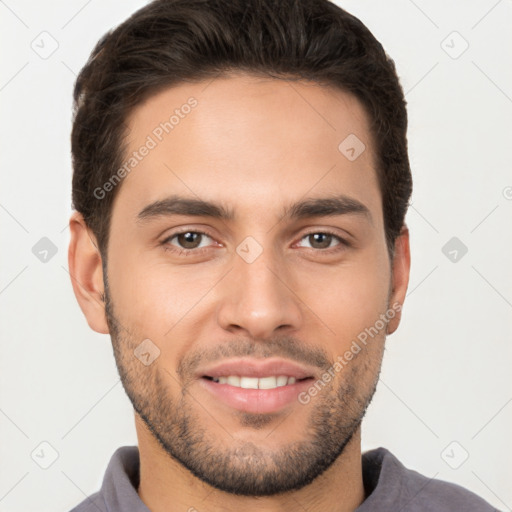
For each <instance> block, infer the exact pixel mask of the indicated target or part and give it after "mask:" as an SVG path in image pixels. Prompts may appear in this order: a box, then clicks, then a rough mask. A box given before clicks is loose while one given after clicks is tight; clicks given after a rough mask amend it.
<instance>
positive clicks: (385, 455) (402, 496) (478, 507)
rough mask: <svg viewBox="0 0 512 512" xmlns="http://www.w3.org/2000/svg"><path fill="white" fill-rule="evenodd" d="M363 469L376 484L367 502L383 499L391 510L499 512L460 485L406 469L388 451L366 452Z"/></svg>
mask: <svg viewBox="0 0 512 512" xmlns="http://www.w3.org/2000/svg"><path fill="white" fill-rule="evenodd" d="M363 468H364V471H366V473H367V475H366V476H367V477H368V474H369V478H373V479H374V481H375V484H376V485H375V488H374V489H373V491H372V492H371V494H370V495H369V497H368V499H367V500H366V501H371V500H373V501H375V503H380V504H382V501H383V500H384V501H385V502H388V503H387V504H388V506H391V507H395V506H397V505H400V507H402V508H403V510H404V512H405V511H407V512H444V511H446V512H448V511H453V510H464V512H493V511H496V509H495V508H494V507H492V506H491V505H490V504H489V503H487V502H486V501H485V500H483V499H482V498H480V497H479V496H477V495H476V494H474V493H473V492H471V491H469V490H468V489H465V488H464V487H462V486H460V485H457V484H454V483H450V482H446V481H444V480H437V479H435V478H429V477H427V476H424V475H422V474H421V473H418V472H417V471H414V470H412V469H408V468H406V467H405V466H404V465H403V464H402V463H401V462H400V461H399V460H398V458H397V457H395V456H394V455H393V454H392V453H391V452H390V451H388V450H386V449H385V448H377V449H375V450H371V451H369V452H366V453H364V454H363ZM377 473H378V474H377ZM365 503H366V502H365ZM391 509H392V508H390V510H391ZM379 510H380V509H379ZM382 510H385V508H383V509H382Z"/></svg>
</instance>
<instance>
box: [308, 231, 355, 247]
mask: <svg viewBox="0 0 512 512" xmlns="http://www.w3.org/2000/svg"><path fill="white" fill-rule="evenodd" d="M301 240H307V242H308V243H309V248H311V249H320V250H326V249H331V248H333V247H337V246H339V245H342V246H349V243H348V242H347V241H346V240H344V239H343V238H341V237H339V236H338V235H335V234H334V233H331V232H329V231H316V232H313V233H308V234H307V235H305V236H303V237H302V238H301ZM333 242H336V243H335V244H334V245H332V243H333ZM306 247H307V246H306Z"/></svg>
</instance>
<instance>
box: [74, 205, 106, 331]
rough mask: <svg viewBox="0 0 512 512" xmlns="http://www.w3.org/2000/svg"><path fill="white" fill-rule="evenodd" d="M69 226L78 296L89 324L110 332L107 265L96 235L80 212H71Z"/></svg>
mask: <svg viewBox="0 0 512 512" xmlns="http://www.w3.org/2000/svg"><path fill="white" fill-rule="evenodd" d="M69 229H70V232H71V241H70V242H69V250H68V265H69V274H70V276H71V284H72V285H73V291H74V292H75V297H76V298H77V300H78V304H79V305H80V309H81V310H82V312H83V314H84V315H85V318H86V319H87V323H88V324H89V327H90V328H91V329H92V330H94V331H96V332H99V333H101V334H108V333H109V329H108V325H107V320H106V315H105V303H104V297H103V293H104V286H103V268H102V265H101V254H100V251H99V249H98V244H97V242H96V237H95V236H94V235H93V233H92V232H91V231H90V229H89V228H88V227H87V225H86V223H85V220H84V218H83V216H82V214H80V213H78V212H73V214H72V215H71V218H70V219H69Z"/></svg>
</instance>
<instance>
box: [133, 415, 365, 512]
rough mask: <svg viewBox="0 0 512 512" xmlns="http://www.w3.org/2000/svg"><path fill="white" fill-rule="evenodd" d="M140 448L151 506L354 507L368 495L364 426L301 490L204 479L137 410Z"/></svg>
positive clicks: (156, 509) (253, 511) (144, 493)
mask: <svg viewBox="0 0 512 512" xmlns="http://www.w3.org/2000/svg"><path fill="white" fill-rule="evenodd" d="M135 426H136V430H137V437H138V443H139V454H140V483H139V489H138V494H139V497H140V499H141V500H142V501H143V502H144V503H145V505H146V506H147V507H148V508H149V509H150V510H151V511H152V512H177V511H183V510H187V511H189V512H198V511H201V512H221V511H222V512H225V511H230V510H244V511H247V512H284V511H288V510H296V509H304V510H308V512H320V511H322V512H325V511H326V510H328V511H336V512H349V511H350V512H353V511H354V510H355V509H356V508H357V507H358V506H359V505H360V504H361V503H362V502H363V501H364V499H365V495H364V486H363V477H362V465H361V430H360V427H359V428H358V429H357V431H356V432H355V433H354V435H353V437H352V439H351V440H350V442H349V443H348V444H347V446H345V449H344V451H343V453H342V454H341V455H340V456H339V457H338V459H337V460H336V461H335V462H334V463H333V464H332V465H331V466H330V467H329V468H328V469H327V470H326V471H325V472H324V473H322V474H321V475H320V476H318V477H317V478H316V479H315V480H313V482H311V483H310V484H308V485H306V486H305V487H303V488H302V489H299V490H297V491H288V492H286V493H283V494H279V495H276V496H265V497H254V496H238V495H234V494H229V493H226V492H223V491H220V490H218V489H215V488H214V487H212V486H210V485H208V484H206V483H205V482H203V481H202V480H200V479H199V478H197V477H196V476H194V475H193V474H192V473H190V472H189V471H188V470H187V469H186V468H184V467H183V466H182V465H181V464H180V463H179V462H177V461H176V460H175V459H174V458H172V457H170V456H169V455H168V454H167V453H166V452H165V451H164V450H163V448H162V447H161V445H160V444H159V443H158V441H157V440H156V439H155V438H154V436H153V435H152V434H151V433H150V432H149V431H148V429H147V427H146V425H145V424H144V422H143V421H142V420H141V419H140V417H139V416H138V415H137V414H136V415H135Z"/></svg>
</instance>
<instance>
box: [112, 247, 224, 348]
mask: <svg viewBox="0 0 512 512" xmlns="http://www.w3.org/2000/svg"><path fill="white" fill-rule="evenodd" d="M112 261H118V262H119V263H118V264H116V266H115V267H114V268H112V269H109V283H110V288H111V294H112V297H113V300H114V304H115V308H116V314H117V316H118V318H119V319H120V320H123V321H124V322H125V323H127V324H128V325H129V326H130V328H131V329H132V330H133V331H134V332H135V333H138V334H142V335H143V336H145V337H149V338H151V337H152V336H153V337H154V338H155V340H158V339H161V340H163V339H164V335H165V334H166V333H167V332H168V331H169V330H170V329H171V328H173V326H174V325H176V324H177V323H178V322H180V321H181V320H182V319H183V318H187V317H188V316H193V314H194V313H193V312H194V307H195V306H196V305H197V304H198V302H199V301H200V300H201V298H202V297H203V296H204V295H205V294H206V293H207V292H208V290H209V289H211V288H212V287H213V286H214V285H215V283H216V281H217V280H218V277H217V275H216V274H215V272H214V271H212V269H209V270H208V269H207V268H206V267H201V268H202V270H201V269H199V268H198V267H197V266H194V265H190V266H188V267H187V266H185V265H182V266H179V267H173V266H172V265H170V264H166V263H162V262H158V263H155V262H154V260H153V261H152V260H151V259H149V258H146V259H145V258H144V257H143V256H142V255H140V254H139V255H137V256H134V257H128V258H127V257H122V258H119V259H117V260H114V259H112Z"/></svg>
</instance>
